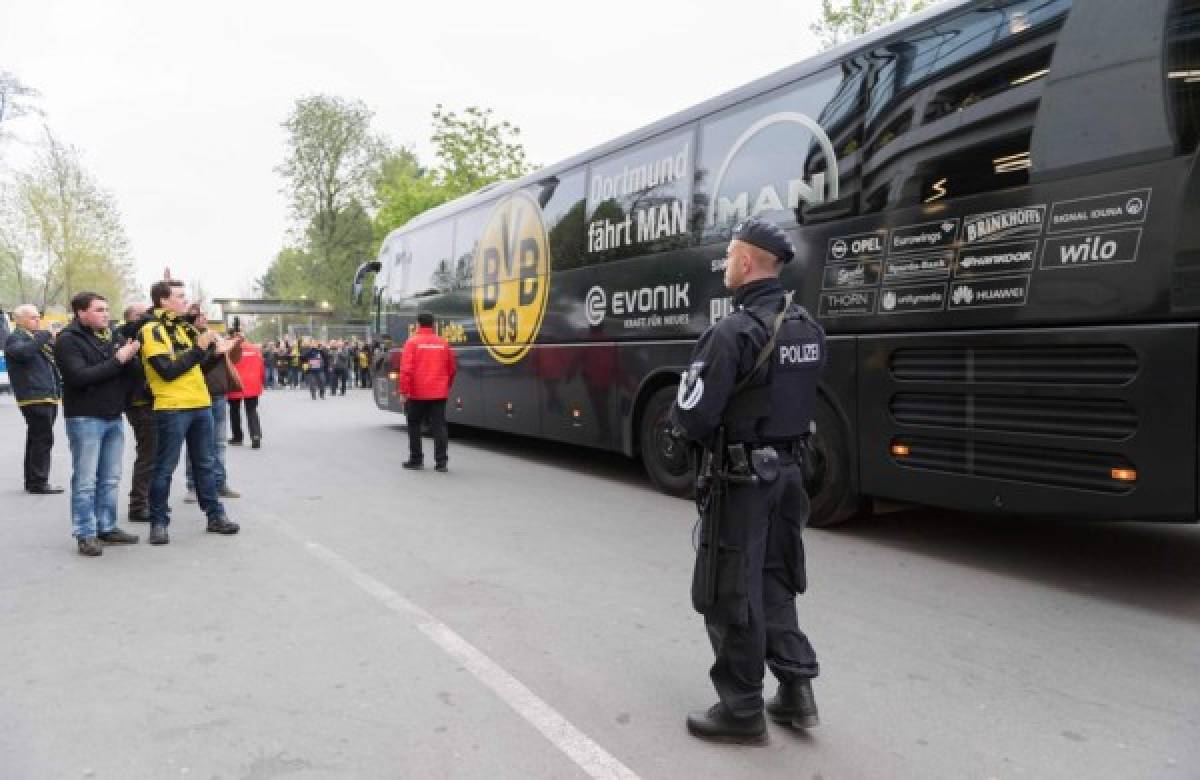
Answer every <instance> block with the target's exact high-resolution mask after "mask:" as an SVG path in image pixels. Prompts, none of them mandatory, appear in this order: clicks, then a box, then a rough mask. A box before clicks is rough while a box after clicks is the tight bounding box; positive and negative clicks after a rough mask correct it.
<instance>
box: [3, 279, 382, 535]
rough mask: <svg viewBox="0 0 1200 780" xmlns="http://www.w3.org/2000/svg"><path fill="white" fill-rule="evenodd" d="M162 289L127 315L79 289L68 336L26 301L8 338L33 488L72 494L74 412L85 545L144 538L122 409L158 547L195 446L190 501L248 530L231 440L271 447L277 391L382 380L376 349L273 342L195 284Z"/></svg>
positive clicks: (80, 531) (216, 526)
mask: <svg viewBox="0 0 1200 780" xmlns="http://www.w3.org/2000/svg"><path fill="white" fill-rule="evenodd" d="M150 298H151V300H150V302H148V303H135V304H131V305H130V306H128V307H127V308H126V309H125V311H124V313H123V314H124V316H123V321H122V322H121V323H120V324H119V325H118V324H114V323H113V322H112V320H113V316H112V313H111V312H110V311H109V305H108V301H107V300H106V299H105V298H104V297H103V296H101V295H98V294H96V293H93V292H81V293H79V294H77V295H75V296H74V297H73V298H72V299H71V310H72V314H73V319H72V320H71V322H70V324H68V325H67V327H65V328H64V329H63V330H62V331H61V332H60V333H58V334H57V335H55V334H52V333H51V332H50V331H49V330H47V329H44V328H43V327H42V325H41V316H40V312H39V311H38V309H37V307H36V306H33V305H22V306H18V307H17V308H16V309H15V310H14V312H13V321H14V325H15V327H14V329H13V332H12V333H11V334H10V336H9V338H8V339H7V341H6V342H5V344H4V351H5V355H6V356H7V359H8V363H9V373H10V378H11V382H12V390H13V393H14V395H15V396H16V400H17V405H18V407H19V408H20V411H21V414H22V415H23V417H24V418H25V422H26V441H25V460H24V481H25V490H26V491H27V492H29V493H33V494H55V493H62V492H64V491H63V489H62V488H61V487H58V486H56V485H53V484H51V482H50V464H51V451H52V449H53V447H54V424H55V422H56V420H57V417H58V412H59V409H60V408H61V409H62V412H63V416H64V417H65V423H66V433H67V440H68V444H69V446H70V450H71V466H72V475H71V488H70V490H71V496H70V498H71V501H70V504H71V521H72V527H73V536H74V537H75V540H76V542H77V547H78V551H79V553H80V554H81V555H85V556H89V557H94V556H99V555H102V554H103V551H104V545H105V544H136V543H137V542H138V541H139V537H138V536H137V535H136V534H132V533H129V532H127V531H125V530H124V529H122V528H121V527H120V526H119V525H118V522H117V521H118V495H117V492H118V485H119V483H120V478H121V463H122V456H123V452H124V443H125V428H124V423H123V421H122V417H124V419H125V420H127V421H128V422H129V427H130V429H131V430H132V431H133V437H134V440H135V458H134V465H133V475H132V485H131V489H130V492H129V501H128V515H127V517H128V520H129V521H130V522H133V523H148V524H149V539H148V541H149V543H150V544H155V545H162V544H168V543H169V541H170V539H169V535H168V527H169V525H170V517H171V511H170V507H169V505H168V498H169V495H170V488H171V480H172V477H173V474H174V472H175V470H176V467H177V466H178V463H179V460H180V458H181V456H182V454H183V452H184V448H185V446H186V453H187V457H186V468H185V474H186V477H185V478H186V484H187V497H186V498H185V499H184V500H185V502H190V503H198V504H199V505H200V508H201V510H202V511H203V512H204V514H205V516H206V517H207V530H208V531H209V532H212V533H216V534H222V535H232V534H236V533H237V532H238V531H239V526H238V524H237V523H235V522H233V521H232V520H230V519H229V516H228V513H227V512H226V509H225V505H224V504H223V503H222V499H231V498H238V497H239V496H240V494H239V493H238V492H237V491H236V490H234V489H233V488H232V487H230V485H229V483H228V470H227V469H226V459H225V449H226V446H227V445H231V446H241V445H244V443H245V439H246V433H248V434H249V439H250V445H251V447H252V448H253V449H260V448H261V447H262V439H263V430H262V422H261V420H260V418H259V414H258V407H259V399H260V398H261V396H262V395H263V393H264V391H265V390H267V389H269V388H273V387H298V386H300V384H301V383H302V382H303V383H304V384H306V385H307V386H308V387H309V388H310V389H311V390H312V392H313V397H314V398H316V397H317V394H318V391H319V392H320V395H321V397H324V396H325V391H326V388H327V387H328V388H329V389H330V390H329V392H330V394H331V395H332V394H334V393H335V392H339V393H340V394H342V395H344V394H345V391H346V386H347V383H348V382H350V381H353V382H354V384H355V385H358V386H366V387H369V386H370V382H371V378H370V371H369V367H370V362H371V355H372V349H373V345H368V344H364V343H360V342H359V341H358V340H357V339H354V340H350V341H348V342H343V341H334V342H331V343H328V344H325V343H322V342H319V341H315V340H308V339H305V340H302V341H299V342H293V341H290V340H284V341H280V342H271V343H267V344H265V345H263V347H262V348H259V347H258V346H256V345H254V344H252V343H250V342H248V341H247V340H246V339H245V338H244V337H243V336H242V334H240V333H238V332H236V331H234V332H231V333H230V334H228V335H227V336H224V335H221V334H218V333H217V332H215V331H214V330H211V329H210V328H209V327H208V320H207V318H206V316H205V314H204V311H203V310H202V308H201V307H200V306H199V305H198V304H195V303H193V304H190V305H189V303H188V300H187V295H186V292H185V288H184V285H183V282H180V281H176V280H163V281H160V282H157V283H155V284H154V285H153V286H152V287H151V289H150ZM376 348H377V347H376ZM243 410H244V411H245V415H246V428H245V429H243V426H242V412H243ZM227 426H228V427H229V429H230V431H231V433H230V435H229V438H228V439H226V435H227V433H226V427H227Z"/></svg>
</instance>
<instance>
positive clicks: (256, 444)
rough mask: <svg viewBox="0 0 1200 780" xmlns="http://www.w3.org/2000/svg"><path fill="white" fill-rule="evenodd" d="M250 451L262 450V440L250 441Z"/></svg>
mask: <svg viewBox="0 0 1200 780" xmlns="http://www.w3.org/2000/svg"><path fill="white" fill-rule="evenodd" d="M250 449H252V450H259V449H262V439H251V440H250Z"/></svg>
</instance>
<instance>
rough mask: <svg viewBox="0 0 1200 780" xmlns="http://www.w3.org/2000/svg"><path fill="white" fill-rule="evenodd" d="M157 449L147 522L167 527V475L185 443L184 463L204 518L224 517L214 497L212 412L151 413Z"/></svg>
mask: <svg viewBox="0 0 1200 780" xmlns="http://www.w3.org/2000/svg"><path fill="white" fill-rule="evenodd" d="M154 424H155V427H156V428H157V429H158V447H157V449H156V451H155V453H154V478H153V479H151V480H150V523H151V524H152V525H168V524H169V523H170V521H171V510H170V507H168V506H167V499H168V498H170V495H171V475H172V474H174V473H175V467H176V466H178V465H179V453H180V450H182V449H183V444H184V442H185V441H186V442H187V449H188V462H189V463H190V464H191V467H192V473H193V474H194V475H195V477H196V496H197V498H199V500H200V508H201V509H203V510H204V514H206V515H208V518H209V519H210V520H211V519H214V518H217V517H223V516H224V515H225V507H223V506H221V501H220V500H219V499H218V498H217V479H216V473H215V472H216V466H215V463H216V455H215V454H214V448H213V416H212V409H210V408H209V407H207V406H206V407H204V408H203V409H183V410H178V411H176V410H163V411H156V412H155V413H154Z"/></svg>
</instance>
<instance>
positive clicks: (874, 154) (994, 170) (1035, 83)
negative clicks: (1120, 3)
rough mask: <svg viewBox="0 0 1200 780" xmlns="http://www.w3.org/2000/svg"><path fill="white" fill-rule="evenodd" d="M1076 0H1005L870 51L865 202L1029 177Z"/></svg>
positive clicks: (973, 190)
mask: <svg viewBox="0 0 1200 780" xmlns="http://www.w3.org/2000/svg"><path fill="white" fill-rule="evenodd" d="M1070 7H1071V2H1070V0H1000V1H999V2H996V3H993V4H991V5H988V6H984V7H977V8H973V9H971V10H968V11H965V12H964V13H962V14H960V15H958V16H956V17H953V18H951V19H949V20H946V21H942V22H939V23H937V24H936V25H930V26H928V27H926V28H924V29H919V30H917V31H915V32H913V33H911V34H909V35H908V36H906V37H905V38H903V39H901V40H899V41H894V42H892V43H889V44H887V45H884V46H881V47H880V48H878V49H875V50H874V51H872V52H870V55H869V58H870V60H871V66H870V67H871V76H872V87H871V89H870V94H869V96H868V99H867V125H866V129H865V134H864V142H865V145H866V149H867V154H866V159H865V161H864V165H863V193H864V196H863V210H864V211H868V212H870V211H878V210H880V209H883V208H889V207H904V206H913V205H917V204H918V203H922V202H925V203H931V202H934V201H937V200H941V199H943V198H953V197H961V196H965V195H974V194H978V193H983V192H990V191H993V190H999V189H1006V188H1009V187H1017V186H1022V185H1024V184H1027V183H1028V181H1029V172H1030V169H1031V167H1032V165H1033V161H1032V159H1031V156H1030V144H1031V139H1032V134H1033V127H1034V122H1035V119H1036V117H1037V111H1038V106H1039V104H1040V101H1041V96H1042V91H1043V89H1044V86H1045V83H1046V76H1047V75H1048V74H1049V72H1050V66H1051V59H1052V56H1053V53H1054V44H1055V41H1056V39H1057V35H1058V32H1059V30H1060V29H1061V27H1062V24H1063V22H1064V20H1065V19H1066V15H1067V13H1068V12H1069V10H1070Z"/></svg>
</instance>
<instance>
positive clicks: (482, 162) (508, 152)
mask: <svg viewBox="0 0 1200 780" xmlns="http://www.w3.org/2000/svg"><path fill="white" fill-rule="evenodd" d="M520 135H521V129H520V128H519V127H517V126H516V125H513V124H512V123H510V122H508V121H507V120H503V121H499V122H497V121H496V120H495V119H494V118H493V117H492V109H490V108H479V107H477V106H468V107H467V108H466V109H465V110H464V111H463V113H462V116H459V115H458V114H456V113H455V112H453V111H448V110H446V109H445V108H444V107H443V106H442V104H440V103H439V104H438V106H437V108H435V109H434V111H433V138H432V140H433V145H434V147H435V148H436V150H437V152H436V153H437V158H438V162H439V166H438V169H437V173H436V180H437V183H438V184H440V185H441V186H443V187H445V188H447V189H449V190H451V191H452V192H454V193H456V194H457V195H465V194H466V193H468V192H474V191H475V190H477V189H479V188H480V187H482V186H484V185H485V184H491V183H492V182H494V181H500V180H501V179H516V178H519V177H521V176H524V175H525V174H526V173H529V171H530V165H529V163H528V162H527V161H526V159H525V147H524V146H522V145H521V143H520V141H519V140H518V138H519V136H520Z"/></svg>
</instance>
